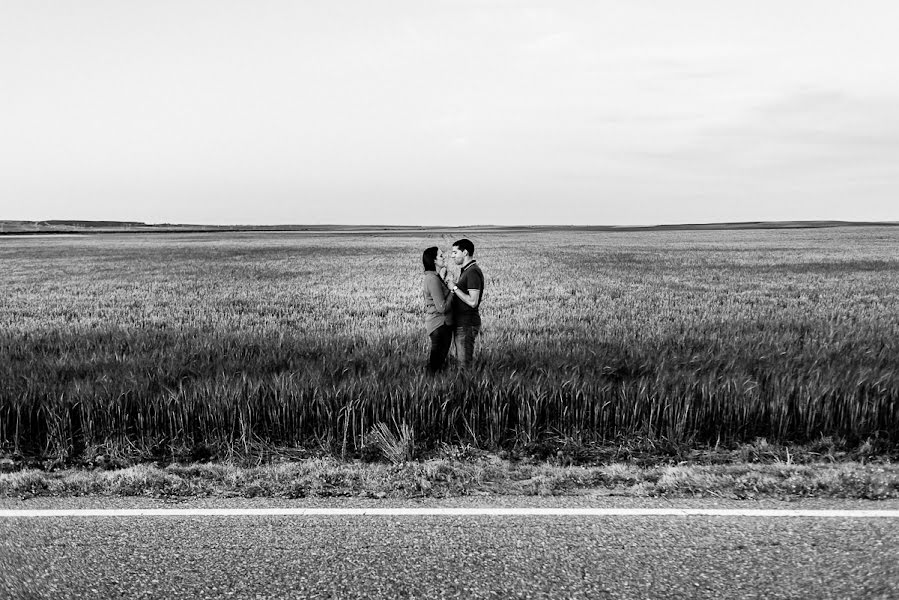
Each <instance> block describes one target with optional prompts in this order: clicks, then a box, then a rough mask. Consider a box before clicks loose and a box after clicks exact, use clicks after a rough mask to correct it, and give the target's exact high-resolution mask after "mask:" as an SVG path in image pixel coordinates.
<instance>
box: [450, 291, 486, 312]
mask: <svg viewBox="0 0 899 600" xmlns="http://www.w3.org/2000/svg"><path fill="white" fill-rule="evenodd" d="M453 293H454V294H456V297H457V298H458V299H459V300H461V301H462V302H464V303H465V304H467V305H468V306H470V307H472V308H475V307H476V306H477V305H478V302H479V301H480V299H481V290H468V293H467V294H466V293H465V292H463V291H462V290H460V289H459V288H457V287H456V286H453Z"/></svg>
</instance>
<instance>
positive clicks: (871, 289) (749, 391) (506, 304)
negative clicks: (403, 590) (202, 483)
mask: <svg viewBox="0 0 899 600" xmlns="http://www.w3.org/2000/svg"><path fill="white" fill-rule="evenodd" d="M472 238H473V239H474V242H475V244H476V247H477V256H478V260H479V262H480V263H481V265H482V267H483V269H484V272H485V275H486V287H487V290H486V297H485V300H484V304H483V306H482V316H483V319H484V323H485V325H484V329H483V335H482V337H481V339H480V341H479V345H478V349H477V364H476V368H475V369H474V370H473V372H471V373H469V374H465V375H462V374H458V373H455V372H449V373H446V374H444V375H440V376H437V377H427V376H426V375H425V373H424V368H423V365H424V357H425V352H426V336H425V334H424V331H423V326H422V317H423V313H422V301H421V291H420V290H421V283H420V280H421V266H420V259H419V258H418V257H419V256H420V254H421V251H422V249H423V248H425V247H427V246H429V245H434V244H440V245H442V246H447V245H448V243H447V242H451V241H452V240H449V239H447V238H445V236H444V239H441V238H440V236H438V235H437V234H435V235H434V236H433V237H426V236H421V235H420V234H416V235H410V236H404V235H397V234H390V235H358V234H334V235H324V234H275V233H262V234H260V233H255V234H180V235H104V236H88V237H84V238H77V237H75V238H73V237H68V238H61V239H54V238H44V239H27V238H26V239H0V267H2V268H0V285H2V286H3V288H4V290H5V292H6V293H5V294H3V295H2V296H0V378H2V385H0V436H2V439H0V444H2V450H3V451H4V452H7V453H15V454H25V455H43V456H55V457H59V458H61V459H64V460H78V459H81V458H84V457H90V456H93V455H96V454H107V455H116V456H127V457H143V458H147V457H157V458H158V457H169V458H175V457H194V458H203V457H206V456H209V455H217V456H220V457H232V456H235V455H241V454H244V455H246V454H252V453H254V452H259V451H260V449H271V448H282V449H284V448H302V447H311V446H315V447H319V448H327V449H328V450H330V451H332V452H334V453H338V454H342V455H355V456H361V455H364V453H365V451H366V449H367V448H369V447H370V446H371V444H372V440H371V435H370V434H371V432H372V431H373V429H374V428H375V427H376V426H378V424H379V423H384V424H387V426H388V427H389V428H390V429H392V430H393V431H400V430H401V429H402V425H403V424H406V425H407V426H408V428H409V430H410V431H411V432H414V439H415V443H416V449H417V450H418V451H424V450H427V449H428V448H436V447H437V446H438V445H439V444H441V443H470V444H473V445H475V446H478V447H482V448H490V449H499V448H510V447H516V448H529V447H530V448H533V447H540V446H546V445H556V446H561V445H569V446H570V445H572V444H575V445H582V446H583V445H589V444H612V443H615V444H631V443H640V444H643V445H647V444H648V445H650V446H652V447H653V448H658V449H660V451H667V450H665V449H666V448H667V449H671V448H685V447H700V446H713V445H724V446H728V445H730V446H734V445H739V444H741V443H746V442H750V441H752V440H756V439H758V438H765V439H766V440H768V441H769V442H772V443H782V444H783V443H792V442H795V443H814V442H815V440H821V439H827V440H838V441H839V443H840V444H843V445H859V444H867V445H868V446H869V447H874V448H876V449H878V450H879V451H892V449H894V448H895V447H896V443H897V441H899V403H897V399H899V285H897V284H899V269H897V267H899V261H897V259H896V256H897V255H899V253H897V250H899V230H896V229H893V228H839V229H828V230H788V231H727V232H697V231H693V232H689V231H686V232H646V233H639V232H637V233H633V232H631V233H586V232H555V233H545V232H544V233H534V234H528V233H515V234H503V233H491V234H482V235H478V236H472ZM378 427H380V426H378Z"/></svg>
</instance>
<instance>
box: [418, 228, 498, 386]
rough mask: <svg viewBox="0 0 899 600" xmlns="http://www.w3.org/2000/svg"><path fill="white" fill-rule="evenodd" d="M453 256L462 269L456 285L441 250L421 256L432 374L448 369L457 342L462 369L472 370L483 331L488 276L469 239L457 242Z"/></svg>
mask: <svg viewBox="0 0 899 600" xmlns="http://www.w3.org/2000/svg"><path fill="white" fill-rule="evenodd" d="M450 257H451V258H452V260H453V262H454V263H456V264H457V265H459V266H460V267H462V271H461V272H460V273H459V278H458V279H457V280H456V282H455V283H452V282H450V281H449V279H448V277H447V271H446V257H445V256H444V254H443V251H442V250H440V248H438V247H437V246H433V247H431V248H427V249H425V251H424V252H423V253H422V255H421V261H422V263H423V264H424V268H425V275H424V286H423V287H424V300H425V328H426V329H427V332H428V337H429V338H431V353H430V356H429V357H428V372H429V373H436V372H437V371H440V370H442V369H443V368H444V367H445V366H446V359H447V356H448V355H449V350H450V346H451V345H452V344H453V343H455V346H456V360H457V361H458V364H459V367H461V368H462V369H468V368H469V367H471V363H472V358H473V357H474V341H475V338H476V337H477V336H478V332H479V331H480V330H481V315H480V312H479V311H478V307H479V306H480V305H481V299H482V298H483V297H484V274H483V273H482V272H481V268H480V267H479V266H478V263H477V261H476V260H475V258H474V244H472V243H471V241H470V240H467V239H461V240H459V241H458V242H454V243H453V249H452V253H451V255H450Z"/></svg>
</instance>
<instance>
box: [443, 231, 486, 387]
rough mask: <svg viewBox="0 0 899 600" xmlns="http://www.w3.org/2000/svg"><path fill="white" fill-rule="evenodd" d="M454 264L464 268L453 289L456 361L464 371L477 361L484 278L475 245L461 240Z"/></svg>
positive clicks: (457, 243) (455, 253) (454, 250)
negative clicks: (474, 360) (479, 310)
mask: <svg viewBox="0 0 899 600" xmlns="http://www.w3.org/2000/svg"><path fill="white" fill-rule="evenodd" d="M451 256H452V258H453V262H455V263H456V264H457V265H460V266H461V267H462V272H461V273H459V279H458V280H457V281H456V284H455V285H454V286H452V288H451V291H452V293H453V304H452V315H453V323H455V331H454V336H453V343H454V344H455V346H456V358H457V359H458V361H459V366H461V367H462V368H463V369H468V368H469V367H471V363H472V359H473V357H474V340H475V338H476V337H477V336H478V332H479V331H480V330H481V314H480V312H478V307H479V306H480V305H481V299H482V298H483V297H484V274H483V273H482V272H481V267H479V266H478V264H477V261H476V260H475V259H474V244H472V243H471V241H470V240H467V239H461V240H459V241H458V242H455V243H453V252H452V255H451Z"/></svg>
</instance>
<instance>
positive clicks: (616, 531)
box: [0, 499, 899, 599]
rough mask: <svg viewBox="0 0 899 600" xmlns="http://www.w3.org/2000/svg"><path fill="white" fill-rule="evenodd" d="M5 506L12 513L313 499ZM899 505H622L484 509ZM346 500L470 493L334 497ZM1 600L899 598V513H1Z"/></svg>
mask: <svg viewBox="0 0 899 600" xmlns="http://www.w3.org/2000/svg"><path fill="white" fill-rule="evenodd" d="M37 500H38V499H35V500H30V501H28V502H18V501H13V500H4V501H2V502H0V509H7V510H9V509H13V510H16V509H35V508H37V509H52V508H63V509H68V508H99V507H104V506H106V505H114V507H115V508H130V507H135V508H148V507H153V508H159V507H166V506H170V507H171V508H190V507H210V506H213V507H220V508H221V507H245V508H251V507H273V506H290V507H302V506H315V507H323V506H325V503H323V502H316V503H308V502H307V503H301V502H299V501H297V502H289V501H281V502H278V501H275V500H261V501H233V502H231V501H202V500H198V501H191V502H187V503H179V504H175V505H169V504H164V503H159V502H154V501H150V500H140V499H138V500H129V499H72V500H53V499H41V500H40V501H37ZM566 502H567V503H568V504H570V505H573V506H580V507H584V506H600V505H603V506H619V507H620V506H628V505H635V506H640V507H650V506H652V505H655V506H657V507H658V508H672V507H674V508H677V507H683V508H701V507H708V508H750V509H752V508H760V507H761V508H778V507H779V508H783V509H797V508H799V509H827V508H831V509H847V508H848V509H865V510H877V509H880V508H884V509H893V510H895V509H896V504H895V503H887V504H878V503H858V502H856V503H846V502H832V501H829V502H828V501H812V502H805V503H799V504H798V505H797V503H778V502H776V501H768V502H765V503H758V504H755V503H753V504H747V503H745V502H744V503H726V502H724V503H712V502H709V501H672V502H667V501H658V500H655V501H648V500H643V501H640V502H629V501H626V500H624V499H612V500H605V501H600V500H597V501H595V502H593V503H591V502H590V501H589V500H584V499H580V500H574V501H571V500H568V501H566V500H565V499H548V500H536V499H535V500H528V499H519V500H518V501H517V502H516V501H515V500H514V499H513V500H508V499H506V500H502V501H500V502H491V501H490V500H487V499H483V500H480V501H469V504H470V505H472V506H477V507H482V508H483V507H486V506H490V505H492V504H502V505H505V506H524V507H528V506H550V507H559V506H566V505H568V504H566ZM331 504H333V505H335V506H337V507H342V508H346V507H357V506H363V507H379V508H387V507H390V506H412V507H418V508H420V507H428V506H450V507H460V506H465V505H466V503H465V502H464V501H450V502H445V503H441V502H439V501H428V502H418V503H416V502H408V501H407V502H399V501H397V502H385V501H381V502H379V503H366V502H354V501H346V502H331ZM0 565H2V568H0V598H13V599H14V598H79V597H80V598H120V597H124V598H377V597H385V598H766V599H767V598H815V599H819V598H821V599H824V598H852V599H856V598H884V599H895V598H899V519H897V518H858V517H851V518H809V517H773V518H772V517H739V516H726V517H725V516H588V517H584V516H580V517H569V516H564V517H563V516H421V515H418V516H345V515H343V516H320V515H315V516H308V515H307V516H228V517H222V516H171V515H166V516H145V517H135V516H128V517H105V516H103V517H96V516H94V517H4V518H0Z"/></svg>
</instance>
